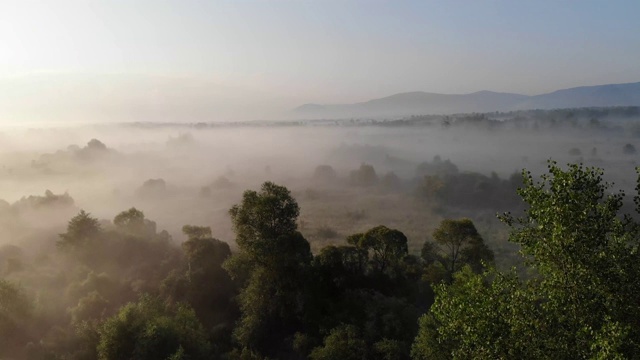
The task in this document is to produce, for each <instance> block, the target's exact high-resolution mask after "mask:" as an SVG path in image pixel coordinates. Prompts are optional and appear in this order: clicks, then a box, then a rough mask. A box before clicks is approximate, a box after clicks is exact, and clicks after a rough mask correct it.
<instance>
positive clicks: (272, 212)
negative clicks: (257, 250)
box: [229, 182, 300, 251]
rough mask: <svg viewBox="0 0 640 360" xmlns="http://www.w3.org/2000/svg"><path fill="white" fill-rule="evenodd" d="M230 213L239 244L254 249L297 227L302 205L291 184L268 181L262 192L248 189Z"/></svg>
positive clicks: (263, 185)
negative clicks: (299, 204)
mask: <svg viewBox="0 0 640 360" xmlns="http://www.w3.org/2000/svg"><path fill="white" fill-rule="evenodd" d="M229 214H230V215H231V221H232V223H233V228H234V230H235V233H236V241H237V243H238V245H239V246H240V247H241V248H242V249H243V250H248V251H250V248H251V247H253V246H258V247H259V246H261V242H262V241H265V240H269V239H275V238H277V237H278V236H280V235H285V234H290V233H292V232H294V231H296V229H297V225H296V219H297V218H298V215H299V214H300V208H299V207H298V203H297V202H296V201H295V199H293V197H291V192H290V191H289V190H288V189H287V188H285V187H284V186H278V185H276V184H274V183H272V182H265V183H264V184H262V187H261V188H260V192H256V191H253V190H247V191H245V192H244V194H243V195H242V202H241V203H240V204H238V205H234V206H233V207H232V208H231V210H229Z"/></svg>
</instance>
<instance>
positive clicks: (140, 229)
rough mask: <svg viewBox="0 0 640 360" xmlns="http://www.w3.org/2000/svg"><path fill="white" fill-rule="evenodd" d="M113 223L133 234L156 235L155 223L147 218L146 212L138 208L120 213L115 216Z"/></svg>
mask: <svg viewBox="0 0 640 360" xmlns="http://www.w3.org/2000/svg"><path fill="white" fill-rule="evenodd" d="M113 223H114V224H115V226H116V227H117V228H118V229H120V230H121V231H123V232H125V233H128V234H131V235H137V236H144V235H155V224H154V223H152V222H150V221H148V220H146V219H145V217H144V213H143V212H142V211H140V210H138V209H136V208H131V209H129V210H125V211H123V212H121V213H119V214H118V215H116V217H115V218H113Z"/></svg>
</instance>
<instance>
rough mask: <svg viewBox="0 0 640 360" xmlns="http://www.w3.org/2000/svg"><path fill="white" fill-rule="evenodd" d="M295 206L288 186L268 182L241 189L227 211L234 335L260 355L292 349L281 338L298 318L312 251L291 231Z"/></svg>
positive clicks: (289, 332) (291, 330)
mask: <svg viewBox="0 0 640 360" xmlns="http://www.w3.org/2000/svg"><path fill="white" fill-rule="evenodd" d="M299 212H300V210H299V207H298V204H297V202H296V201H295V199H294V198H293V197H292V196H291V193H290V192H289V190H288V189H287V188H285V187H284V186H279V185H276V184H273V183H271V182H266V183H264V184H263V185H262V187H261V190H260V192H255V191H251V190H248V191H245V193H244V195H243V198H242V202H241V203H240V204H237V205H234V206H233V207H232V208H231V210H230V211H229V213H230V215H231V220H232V223H233V227H234V230H235V232H236V242H237V244H238V248H239V251H238V252H237V253H236V254H234V255H233V256H231V257H230V258H229V260H228V261H227V262H226V263H225V265H224V266H225V268H226V269H227V270H228V271H229V274H230V275H231V276H232V277H233V278H234V279H236V280H237V281H238V283H239V285H240V287H241V290H240V294H239V295H238V303H239V307H240V311H241V317H240V320H239V322H238V325H237V326H236V329H235V330H234V336H235V338H236V340H237V341H238V342H239V344H240V345H241V346H242V347H245V348H247V349H249V350H250V351H257V352H259V353H261V354H263V355H269V356H283V355H278V354H281V353H282V352H285V353H286V352H287V351H291V347H290V344H289V345H288V344H285V342H284V339H286V338H287V337H290V336H293V334H294V333H295V332H296V331H297V329H298V327H299V326H300V324H301V316H302V313H303V309H304V288H305V276H306V273H307V268H308V266H309V264H310V262H311V259H312V255H311V250H310V247H309V243H308V242H307V240H305V239H304V237H303V236H302V235H301V234H300V233H299V232H297V231H296V229H297V225H296V220H297V217H298V214H299Z"/></svg>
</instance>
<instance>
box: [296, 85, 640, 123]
mask: <svg viewBox="0 0 640 360" xmlns="http://www.w3.org/2000/svg"><path fill="white" fill-rule="evenodd" d="M591 106H640V82H637V83H628V84H610V85H598V86H582V87H575V88H570V89H564V90H558V91H554V92H551V93H548V94H541V95H534V96H527V95H520V94H510V93H498V92H492V91H478V92H475V93H471V94H437V93H427V92H421V91H416V92H407V93H400V94H395V95H391V96H387V97H384V98H380V99H374V100H370V101H367V102H361V103H355V104H329V105H320V104H305V105H302V106H299V107H297V108H295V109H294V110H293V113H294V115H295V116H297V117H300V118H351V117H355V118H358V117H371V118H381V117H393V116H408V115H421V114H454V113H469V112H492V111H511V110H528V109H556V108H573V107H591Z"/></svg>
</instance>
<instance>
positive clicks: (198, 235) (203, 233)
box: [182, 225, 211, 240]
mask: <svg viewBox="0 0 640 360" xmlns="http://www.w3.org/2000/svg"><path fill="white" fill-rule="evenodd" d="M182 232H183V233H184V234H185V235H187V237H188V238H189V240H191V239H207V238H210V237H211V228H210V227H208V226H206V227H205V226H194V225H185V226H183V227H182Z"/></svg>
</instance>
